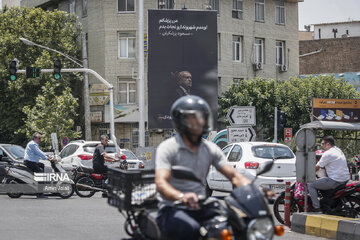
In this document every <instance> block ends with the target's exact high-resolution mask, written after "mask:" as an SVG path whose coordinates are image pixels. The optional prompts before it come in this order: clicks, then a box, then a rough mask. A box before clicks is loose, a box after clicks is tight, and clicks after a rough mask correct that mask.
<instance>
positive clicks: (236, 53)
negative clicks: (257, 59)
mask: <svg viewBox="0 0 360 240" xmlns="http://www.w3.org/2000/svg"><path fill="white" fill-rule="evenodd" d="M232 50H233V54H232V55H233V61H235V62H242V54H243V47H242V37H241V36H233V39H232Z"/></svg>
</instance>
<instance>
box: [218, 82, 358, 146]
mask: <svg viewBox="0 0 360 240" xmlns="http://www.w3.org/2000/svg"><path fill="white" fill-rule="evenodd" d="M359 97H360V95H359V92H357V91H356V89H355V88H354V87H353V86H352V85H351V84H350V83H348V82H346V81H345V80H343V79H335V77H334V76H333V75H332V76H321V77H320V78H318V77H307V78H305V79H302V78H298V77H294V78H291V79H289V80H287V81H277V82H276V84H275V81H274V80H271V79H270V80H264V79H252V80H248V81H245V80H244V81H241V82H240V83H239V84H238V85H232V86H231V87H230V88H229V90H228V91H226V92H225V93H224V94H223V96H221V97H219V116H220V117H224V116H226V113H227V112H228V111H229V109H230V107H232V106H255V107H256V122H257V127H256V130H257V133H259V131H260V130H262V129H264V128H266V129H267V131H265V137H266V140H267V141H271V140H272V139H273V133H274V130H273V126H274V108H275V106H277V107H278V109H281V110H282V111H284V112H285V117H286V123H285V126H286V127H291V128H293V134H295V133H296V132H297V131H298V130H299V128H300V126H301V125H302V124H305V123H308V122H310V121H311V111H312V107H311V104H312V99H313V98H345V99H355V98H359ZM278 138H279V139H280V140H281V139H282V138H283V135H282V134H279V135H278Z"/></svg>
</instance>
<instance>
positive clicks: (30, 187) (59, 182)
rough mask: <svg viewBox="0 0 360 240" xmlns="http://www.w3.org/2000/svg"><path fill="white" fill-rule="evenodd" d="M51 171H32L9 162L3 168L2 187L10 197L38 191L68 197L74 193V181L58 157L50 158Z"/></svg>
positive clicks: (34, 193) (22, 165)
mask: <svg viewBox="0 0 360 240" xmlns="http://www.w3.org/2000/svg"><path fill="white" fill-rule="evenodd" d="M49 161H50V163H51V168H52V169H53V172H52V173H34V172H33V171H31V170H30V169H29V168H28V167H26V166H25V165H24V164H22V163H10V164H9V166H8V167H7V168H5V173H6V176H5V178H4V179H3V182H2V184H3V188H4V189H5V190H6V193H7V195H8V196H9V197H11V198H19V197H21V196H22V195H37V194H39V193H44V194H50V195H57V196H60V197H61V198H64V199H66V198H69V197H71V196H72V195H73V194H74V190H75V188H74V182H73V181H72V180H71V177H70V176H69V174H68V172H66V171H65V169H64V168H63V167H62V166H61V164H60V163H59V162H60V161H61V160H60V159H59V158H58V157H56V156H55V157H54V158H50V159H49Z"/></svg>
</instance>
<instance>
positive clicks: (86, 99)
mask: <svg viewBox="0 0 360 240" xmlns="http://www.w3.org/2000/svg"><path fill="white" fill-rule="evenodd" d="M20 41H22V42H23V43H24V44H26V45H29V46H36V47H40V48H44V49H46V50H49V51H52V52H55V53H58V54H60V55H61V56H64V57H66V58H67V59H69V60H70V61H72V62H73V63H76V64H77V65H79V66H80V67H82V68H84V66H83V65H82V64H81V63H79V62H81V60H78V59H76V58H74V57H71V56H69V55H66V54H65V53H62V52H59V51H58V50H55V49H52V48H49V47H45V46H43V45H40V44H37V43H34V42H32V41H30V40H28V39H26V38H20ZM84 65H85V67H86V68H87V62H86V61H84ZM84 115H85V118H84V122H85V140H91V121H90V104H89V90H88V81H87V73H86V72H85V79H84Z"/></svg>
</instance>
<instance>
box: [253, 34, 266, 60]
mask: <svg viewBox="0 0 360 240" xmlns="http://www.w3.org/2000/svg"><path fill="white" fill-rule="evenodd" d="M254 62H255V63H264V39H261V38H255V44H254Z"/></svg>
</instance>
